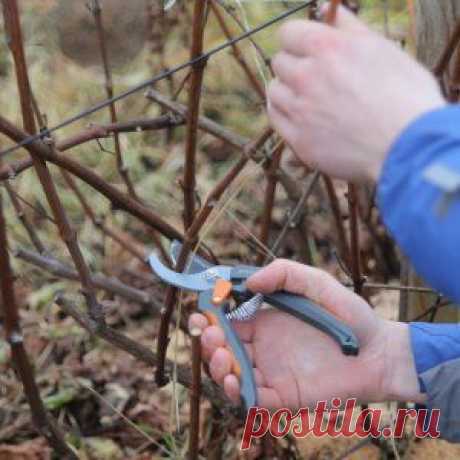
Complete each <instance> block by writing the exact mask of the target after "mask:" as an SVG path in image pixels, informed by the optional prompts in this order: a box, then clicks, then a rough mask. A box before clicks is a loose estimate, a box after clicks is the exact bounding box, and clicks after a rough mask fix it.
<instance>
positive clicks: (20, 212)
mask: <svg viewBox="0 0 460 460" xmlns="http://www.w3.org/2000/svg"><path fill="white" fill-rule="evenodd" d="M4 185H5V188H6V191H7V192H8V195H9V197H10V201H11V203H12V205H13V208H14V210H15V212H16V215H17V216H18V219H19V220H20V221H21V223H22V226H23V227H24V229H25V230H26V232H27V234H28V235H29V238H30V241H31V242H32V244H33V245H34V247H35V249H36V250H37V251H38V252H40V253H42V252H44V251H45V246H44V245H43V243H42V242H41V240H40V237H39V236H38V234H37V232H36V231H35V228H34V226H33V224H32V223H31V222H30V221H29V218H28V217H27V214H26V213H25V212H24V208H23V207H22V205H21V202H20V201H19V198H18V197H17V195H16V193H15V192H14V190H13V187H11V184H9V183H8V181H6V182H5V183H4Z"/></svg>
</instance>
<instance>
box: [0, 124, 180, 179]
mask: <svg viewBox="0 0 460 460" xmlns="http://www.w3.org/2000/svg"><path fill="white" fill-rule="evenodd" d="M182 124H184V119H183V118H180V117H172V116H169V115H163V116H161V117H157V118H145V119H140V120H132V121H123V122H118V123H111V124H107V125H91V126H90V127H89V128H87V129H85V130H83V131H82V132H80V133H78V134H75V135H73V136H71V137H69V138H68V139H64V140H62V141H60V142H57V143H56V149H57V150H59V151H60V152H64V151H66V150H70V149H72V148H74V147H77V146H79V145H81V144H84V143H85V142H89V141H92V140H95V139H103V138H106V137H108V136H110V135H111V134H112V133H131V132H141V131H152V130H159V129H165V128H171V127H174V126H179V125H182ZM31 166H32V160H31V159H30V158H27V159H25V160H19V161H15V162H12V163H10V164H8V165H5V166H3V167H0V180H6V179H9V178H11V177H15V176H17V175H18V174H20V173H22V172H23V171H25V170H26V169H28V168H30V167H31Z"/></svg>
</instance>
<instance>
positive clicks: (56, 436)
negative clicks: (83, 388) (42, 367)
mask: <svg viewBox="0 0 460 460" xmlns="http://www.w3.org/2000/svg"><path fill="white" fill-rule="evenodd" d="M3 5H4V7H6V6H8V5H6V1H4V2H3ZM0 288H1V298H2V301H3V308H2V313H3V321H4V323H3V326H4V330H5V336H6V340H7V342H8V343H9V345H10V347H11V356H12V361H13V363H14V367H15V369H16V371H17V375H18V377H19V379H20V380H21V382H22V385H23V388H24V394H25V396H26V398H27V401H28V403H29V406H30V410H31V412H32V418H33V421H34V424H35V427H36V428H37V430H38V432H39V433H40V434H42V435H43V436H45V438H46V439H47V440H48V442H49V443H50V445H51V446H52V447H53V448H54V449H55V450H56V452H58V453H59V454H60V455H62V456H63V457H64V458H71V459H77V456H76V455H75V453H74V452H73V451H72V449H71V448H70V447H69V446H68V445H67V443H66V442H65V440H64V436H63V434H62V433H61V431H60V430H59V428H58V427H57V426H56V425H55V423H54V420H53V419H52V418H51V417H50V416H49V415H48V413H47V412H46V409H45V406H44V404H43V401H42V399H41V397H40V392H39V390H38V387H37V384H36V382H35V377H34V371H33V368H32V366H31V364H30V362H29V358H28V357H27V353H26V350H25V348H24V338H23V336H22V331H21V327H20V324H19V312H18V306H17V304H16V299H15V295H14V275H13V272H12V270H11V265H10V259H9V254H8V241H7V235H6V222H5V218H4V214H3V197H2V192H1V190H0Z"/></svg>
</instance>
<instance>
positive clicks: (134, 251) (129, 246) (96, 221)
mask: <svg viewBox="0 0 460 460" xmlns="http://www.w3.org/2000/svg"><path fill="white" fill-rule="evenodd" d="M61 174H62V176H63V177H64V180H65V181H66V183H67V185H68V186H69V188H70V190H72V191H73V193H74V194H75V196H76V197H77V199H78V201H79V202H80V204H81V207H82V208H83V210H84V212H85V214H86V215H87V216H88V217H89V219H90V220H91V222H92V223H93V225H94V226H95V227H96V228H98V229H99V230H100V231H101V232H102V233H104V234H105V235H107V236H108V237H109V238H111V239H112V240H113V241H115V242H116V243H118V245H119V246H120V247H122V248H123V249H124V250H125V251H128V252H129V253H130V254H131V255H133V256H134V257H136V258H137V259H138V260H139V261H140V262H142V263H143V264H145V263H146V255H147V254H146V252H145V251H140V250H139V249H138V247H137V245H135V244H133V243H132V242H131V241H128V240H127V239H126V238H121V237H120V236H119V234H117V233H116V232H114V231H112V230H111V229H110V228H109V227H108V226H107V225H105V223H104V221H103V219H101V218H100V217H98V216H96V214H95V213H94V211H93V210H92V208H91V206H90V205H89V203H88V201H87V200H86V198H85V196H84V195H83V193H82V192H81V190H80V189H79V188H78V186H77V184H76V182H75V180H74V179H73V177H72V175H71V174H69V173H68V172H67V171H66V170H64V169H61ZM142 246H143V245H142Z"/></svg>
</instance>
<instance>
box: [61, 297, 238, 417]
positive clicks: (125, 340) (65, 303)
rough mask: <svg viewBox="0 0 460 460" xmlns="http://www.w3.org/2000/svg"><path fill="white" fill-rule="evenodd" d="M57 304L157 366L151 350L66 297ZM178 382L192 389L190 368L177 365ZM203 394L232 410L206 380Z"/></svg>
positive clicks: (116, 344) (89, 328)
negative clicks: (100, 320) (89, 313)
mask: <svg viewBox="0 0 460 460" xmlns="http://www.w3.org/2000/svg"><path fill="white" fill-rule="evenodd" d="M55 302H56V304H57V305H58V306H59V307H60V308H61V309H62V311H64V312H65V313H66V314H68V315H69V316H71V317H72V318H73V319H74V320H75V321H76V322H77V323H78V324H79V325H80V326H81V327H83V328H84V329H86V330H87V331H88V332H89V333H90V334H91V335H93V336H96V337H100V338H101V339H103V340H105V341H106V342H109V343H111V344H112V345H113V346H114V347H116V348H119V349H120V350H123V351H125V352H126V353H128V354H130V355H131V356H134V357H135V358H136V359H138V360H139V361H141V362H144V363H146V364H147V365H149V366H151V367H155V366H156V365H157V362H158V359H157V356H156V355H155V353H153V352H152V351H151V350H150V348H148V347H145V346H144V345H142V344H140V343H137V342H136V341H134V340H132V339H130V338H129V337H127V336H126V335H124V334H122V333H120V332H118V331H117V330H115V329H112V328H111V327H109V326H107V325H104V326H102V327H101V326H99V325H97V324H96V323H95V322H94V321H93V320H92V319H91V318H90V317H89V316H88V315H86V314H85V313H83V312H82V311H80V310H79V309H78V308H77V307H76V306H75V304H74V303H73V302H72V301H70V300H69V299H67V298H65V297H64V296H61V295H59V296H57V297H56V299H55ZM173 366H174V363H172V362H171V361H170V360H166V362H165V367H166V368H167V369H168V371H169V370H171V369H172V368H173ZM177 381H178V382H179V383H180V384H181V385H184V386H185V387H187V388H190V387H191V385H192V374H191V371H190V369H189V366H183V365H180V364H179V365H177ZM201 388H202V393H203V395H204V396H206V397H207V398H208V399H210V400H212V401H214V402H215V403H216V404H219V406H220V407H222V408H225V407H227V408H228V409H230V407H231V405H230V404H229V401H228V399H227V398H226V397H225V396H223V395H222V392H221V390H220V388H219V387H218V386H217V385H215V384H214V383H213V382H211V381H209V380H208V379H207V380H204V381H203V382H202V385H201Z"/></svg>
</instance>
